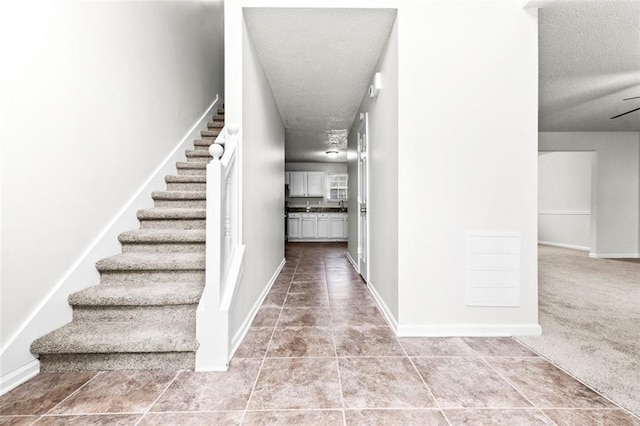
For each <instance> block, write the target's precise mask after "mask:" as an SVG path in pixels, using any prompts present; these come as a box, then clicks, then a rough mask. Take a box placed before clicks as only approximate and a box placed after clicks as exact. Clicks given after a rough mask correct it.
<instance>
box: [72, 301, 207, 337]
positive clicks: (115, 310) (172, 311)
mask: <svg viewBox="0 0 640 426" xmlns="http://www.w3.org/2000/svg"><path fill="white" fill-rule="evenodd" d="M197 307H198V305H169V306H74V307H73V319H74V321H94V322H96V321H153V322H158V321H182V322H185V321H186V320H187V319H189V318H193V321H192V324H193V336H192V337H193V338H194V339H195V318H196V309H197Z"/></svg>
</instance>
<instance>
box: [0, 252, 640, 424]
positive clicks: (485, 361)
mask: <svg viewBox="0 0 640 426" xmlns="http://www.w3.org/2000/svg"><path fill="white" fill-rule="evenodd" d="M286 250H287V253H286V255H287V264H286V265H285V267H284V269H283V270H282V272H281V274H280V275H279V277H278V279H277V280H276V282H275V284H274V285H273V287H272V289H271V291H270V292H269V294H268V296H267V298H266V300H265V301H264V303H263V305H262V307H261V308H260V310H259V311H258V314H257V316H256V318H255V319H254V321H253V323H252V326H251V328H250V330H249V333H248V335H247V337H246V338H245V341H244V342H243V343H242V345H241V346H240V348H239V349H238V351H237V353H236V355H235V357H234V359H233V360H232V362H231V367H230V369H229V371H228V372H226V373H223V372H210V373H195V372H191V371H178V372H176V371H117V372H99V373H94V372H88V373H60V374H53V373H49V374H41V375H39V376H37V377H36V378H34V379H32V380H31V381H29V382H27V383H25V384H24V385H22V386H20V387H18V388H16V389H15V390H13V391H12V392H9V393H8V394H6V395H4V396H3V397H0V425H5V424H11V425H29V424H34V422H35V423H36V424H38V425H45V424H46V425H57V424H65V425H68V424H83V425H84V424H122V425H134V424H140V425H151V424H207V425H216V424H224V425H230V424H246V425H265V424H292V425H301V424H322V425H334V424H335V425H341V424H349V425H352V424H353V425H401V424H412V425H423V424H424V425H448V424H450V425H461V424H474V425H476V424H489V425H491V424H517V425H552V424H559V425H578V424H580V425H588V424H615V425H638V424H640V423H639V421H638V419H637V418H635V417H633V416H631V415H630V414H628V413H627V412H626V411H624V410H622V409H619V408H618V407H616V406H615V405H614V404H612V403H611V402H609V401H608V400H606V399H605V398H603V397H601V396H599V395H598V394H597V393H595V392H593V391H592V390H590V389H589V388H587V387H586V386H584V385H582V384H581V383H579V382H577V381H576V380H574V379H572V378H571V377H570V376H568V375H566V374H565V373H563V372H562V371H560V370H558V369H557V368H555V367H554V366H552V365H551V364H549V363H548V362H546V361H545V360H543V359H542V358H539V357H537V356H536V354H534V353H532V352H530V351H529V350H527V349H526V348H524V347H523V346H521V345H520V344H519V343H517V342H516V341H514V340H512V339H510V338H457V337H453V338H396V336H395V335H394V333H393V332H392V331H391V330H390V329H389V327H388V326H387V325H386V322H385V320H384V319H383V317H382V316H381V315H380V313H379V312H378V310H377V308H376V305H375V301H374V299H373V298H372V297H371V295H370V294H369V292H368V291H367V289H366V288H365V286H364V284H363V282H362V281H361V279H360V278H359V276H358V275H357V273H356V272H355V271H354V270H353V268H352V266H351V264H350V263H349V261H348V260H347V258H346V244H343V243H326V244H325V243H309V244H305V243H294V244H288V245H287V248H286ZM69 416H73V417H69ZM554 422H555V423H554Z"/></svg>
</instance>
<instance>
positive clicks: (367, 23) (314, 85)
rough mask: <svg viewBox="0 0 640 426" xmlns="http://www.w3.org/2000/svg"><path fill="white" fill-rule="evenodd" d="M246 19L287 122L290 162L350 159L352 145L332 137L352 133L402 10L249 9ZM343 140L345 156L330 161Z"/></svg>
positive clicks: (286, 133)
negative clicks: (348, 151) (330, 152)
mask: <svg viewBox="0 0 640 426" xmlns="http://www.w3.org/2000/svg"><path fill="white" fill-rule="evenodd" d="M244 16H245V20H246V23H247V27H248V29H249V33H250V34H251V37H252V39H253V41H254V44H255V46H256V50H257V52H258V57H259V59H260V62H261V63H262V66H263V68H264V71H265V74H266V75H267V79H268V80H269V83H270V84H271V89H272V91H273V95H274V97H275V99H276V103H277V104H278V108H279V110H280V115H281V116H282V119H283V121H284V125H285V159H286V161H314V162H316V161H338V162H339V161H346V139H345V138H339V137H338V138H336V137H335V132H334V134H333V135H332V134H330V132H331V131H337V130H343V131H344V130H348V129H349V128H351V125H352V124H353V120H354V118H355V115H356V112H357V110H358V107H359V106H360V102H361V101H362V97H363V96H364V93H365V90H366V88H367V87H368V85H369V81H370V79H371V78H372V76H373V73H374V71H375V66H376V63H377V61H378V58H379V56H380V53H381V52H382V49H383V47H384V44H385V42H386V40H387V37H388V35H389V32H390V31H391V27H392V25H393V22H394V20H395V16H396V11H395V10H393V9H311V8H300V9H298V8H246V9H245V10H244ZM343 133H344V132H343ZM336 139H338V141H339V142H338V143H337V146H338V147H339V148H338V149H339V151H340V152H341V154H340V156H339V157H338V158H337V159H333V160H329V159H328V158H327V156H326V155H325V151H327V150H328V149H329V148H330V147H331V146H332V144H331V143H330V142H329V141H330V140H334V141H335V140H336ZM341 139H343V140H342V141H340V140H341Z"/></svg>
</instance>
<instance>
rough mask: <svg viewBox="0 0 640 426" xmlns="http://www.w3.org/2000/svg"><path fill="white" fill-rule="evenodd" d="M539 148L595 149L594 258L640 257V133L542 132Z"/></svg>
mask: <svg viewBox="0 0 640 426" xmlns="http://www.w3.org/2000/svg"><path fill="white" fill-rule="evenodd" d="M539 143H540V147H539V149H540V151H587V150H588V151H594V152H595V155H596V163H597V165H596V168H595V171H594V181H595V187H594V188H593V192H592V197H594V201H593V202H592V214H594V215H595V217H594V219H595V222H592V225H591V226H592V241H591V245H590V246H591V254H590V256H593V257H639V256H640V254H639V253H640V249H639V241H638V234H639V230H638V225H639V218H640V212H639V210H638V207H639V196H640V187H639V178H640V163H639V161H640V133H638V132H541V133H540V135H539Z"/></svg>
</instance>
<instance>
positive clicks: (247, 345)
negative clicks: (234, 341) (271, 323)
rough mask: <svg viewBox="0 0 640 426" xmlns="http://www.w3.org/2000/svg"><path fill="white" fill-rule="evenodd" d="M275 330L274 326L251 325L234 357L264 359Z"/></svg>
mask: <svg viewBox="0 0 640 426" xmlns="http://www.w3.org/2000/svg"><path fill="white" fill-rule="evenodd" d="M273 330H274V327H250V328H249V331H247V335H246V336H245V337H244V340H243V341H242V343H241V344H240V346H239V347H238V350H237V351H236V353H235V354H234V355H233V357H234V358H260V359H262V358H263V357H264V355H265V354H266V352H267V347H268V346H269V341H270V340H271V336H272V335H273Z"/></svg>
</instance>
